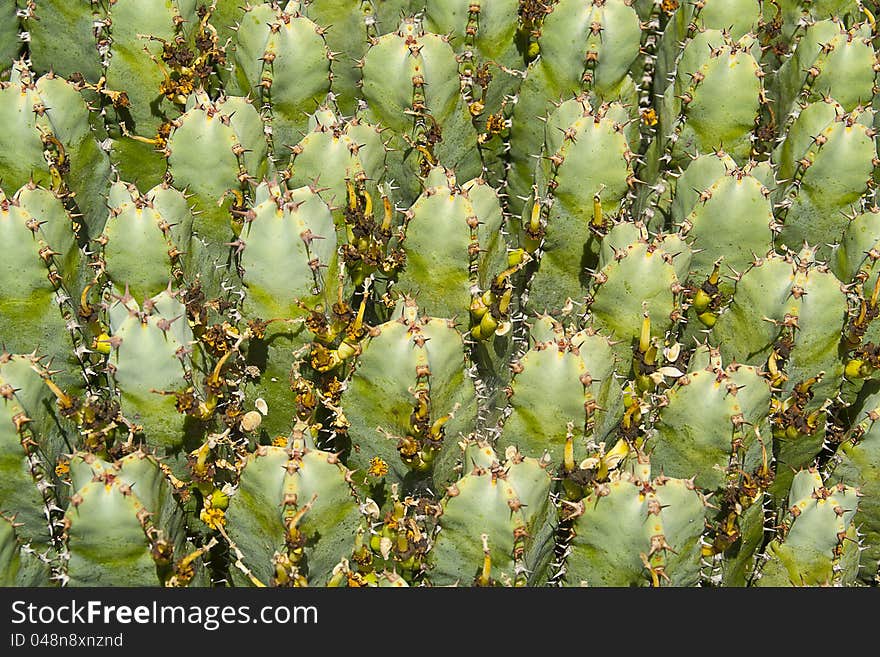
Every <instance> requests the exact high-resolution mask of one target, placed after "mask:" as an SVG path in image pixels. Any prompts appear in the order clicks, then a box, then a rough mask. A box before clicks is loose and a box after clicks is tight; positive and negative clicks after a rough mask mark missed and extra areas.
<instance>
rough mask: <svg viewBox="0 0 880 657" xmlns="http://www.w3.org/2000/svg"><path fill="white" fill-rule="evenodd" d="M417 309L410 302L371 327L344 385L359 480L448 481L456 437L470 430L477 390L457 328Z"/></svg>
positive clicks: (344, 403)
mask: <svg viewBox="0 0 880 657" xmlns="http://www.w3.org/2000/svg"><path fill="white" fill-rule="evenodd" d="M416 313H417V309H416V308H415V307H414V306H413V305H408V306H406V307H405V308H404V312H403V314H402V315H401V316H400V317H399V318H398V319H394V320H391V321H389V322H386V323H384V324H381V325H379V326H377V327H375V328H374V329H372V330H371V331H370V335H369V337H368V338H366V339H365V341H364V342H363V343H362V344H361V347H362V354H361V355H360V356H359V357H358V359H357V363H356V369H355V371H354V374H353V375H352V377H351V379H350V381H349V382H348V385H347V388H346V390H345V392H344V393H343V396H342V412H343V413H344V415H345V418H346V419H347V420H348V422H349V423H350V426H349V429H348V435H349V440H350V442H351V446H352V449H351V453H350V454H349V456H348V463H349V466H350V467H352V468H353V469H354V470H356V472H357V474H356V475H355V482H356V483H357V484H358V485H361V484H362V483H364V482H366V483H367V484H368V485H371V486H372V485H374V484H376V483H378V482H379V481H380V480H381V478H382V477H383V476H384V481H385V482H386V483H387V484H393V483H404V484H405V487H406V486H414V485H416V483H418V482H424V481H425V480H429V479H430V478H433V482H434V486H444V485H447V484H449V483H450V482H451V481H452V478H453V476H454V473H453V467H454V466H455V461H456V458H457V456H458V454H457V443H458V441H459V440H460V439H461V437H462V436H464V437H467V436H469V435H471V433H472V432H473V431H474V430H475V424H476V412H477V395H476V390H475V388H474V384H473V381H472V380H471V379H470V375H469V373H468V367H469V364H468V363H467V361H466V358H465V351H464V344H463V341H462V336H461V334H460V333H459V332H458V330H456V329H455V328H454V326H453V325H452V323H451V322H450V320H447V319H438V318H429V317H424V318H419V317H417V316H416ZM382 464H384V466H383V465H382ZM371 466H372V467H371ZM383 470H387V474H384V475H383V474H382V471H383Z"/></svg>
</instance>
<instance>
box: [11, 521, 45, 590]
mask: <svg viewBox="0 0 880 657" xmlns="http://www.w3.org/2000/svg"><path fill="white" fill-rule="evenodd" d="M16 529H17V523H16V522H15V521H14V520H11V519H10V518H7V517H6V516H4V515H2V514H0V586H3V587H6V586H23V587H28V586H50V585H51V580H50V576H51V572H50V570H49V567H48V566H47V564H46V563H45V562H44V561H43V560H42V559H40V557H39V556H38V553H37V552H36V551H35V550H34V549H33V548H32V547H30V546H29V545H27V544H26V543H23V542H22V540H21V538H20V537H19V536H18V535H17V534H16Z"/></svg>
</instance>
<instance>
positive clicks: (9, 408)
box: [0, 352, 70, 551]
mask: <svg viewBox="0 0 880 657" xmlns="http://www.w3.org/2000/svg"><path fill="white" fill-rule="evenodd" d="M48 376H49V375H48V372H46V370H45V369H44V368H43V366H42V365H41V364H40V361H39V360H38V359H37V358H36V357H34V356H32V355H12V354H9V353H5V352H4V353H2V354H0V473H2V474H0V513H3V514H5V515H6V516H7V517H9V518H14V520H15V523H16V525H17V528H16V532H15V533H16V535H17V536H18V537H19V539H21V540H23V541H26V542H27V543H29V544H31V545H32V546H33V547H34V549H38V550H41V551H45V549H46V548H48V547H49V546H51V545H52V542H53V537H54V533H55V531H54V527H53V525H52V522H53V521H52V519H51V511H52V510H53V509H54V508H57V504H58V501H57V495H56V492H55V466H56V461H57V460H58V458H59V457H60V456H61V454H62V452H64V451H67V450H68V449H69V448H70V446H69V445H68V444H67V443H66V441H65V437H64V436H63V435H62V433H61V431H60V429H58V428H57V427H58V426H60V424H59V418H58V416H57V411H56V409H57V407H56V405H55V396H54V395H53V394H52V392H51V391H50V389H49V386H48V385H46V383H45V382H44V379H47V378H48Z"/></svg>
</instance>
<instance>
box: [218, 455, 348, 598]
mask: <svg viewBox="0 0 880 657" xmlns="http://www.w3.org/2000/svg"><path fill="white" fill-rule="evenodd" d="M349 477H350V473H349V471H348V470H347V469H346V468H345V466H343V465H342V464H341V463H340V462H339V460H338V459H337V457H336V455H334V454H330V453H329V452H322V451H320V450H316V449H309V448H307V447H305V446H304V445H302V444H301V443H299V442H297V441H294V443H293V445H292V447H291V448H289V449H285V448H281V447H265V446H261V447H258V448H257V450H256V452H255V453H253V454H249V455H248V457H247V460H246V462H245V463H243V468H242V470H241V477H240V479H239V481H238V486H237V488H236V490H235V493H234V494H233V495H232V496H231V497H230V500H229V508H228V509H227V510H226V532H227V535H228V538H229V540H230V543H231V544H232V545H234V546H235V551H236V553H237V554H238V555H239V556H238V558H239V560H240V562H241V565H242V566H243V568H235V567H233V569H231V572H232V576H233V581H235V582H238V583H240V584H243V585H249V584H252V583H254V581H253V579H251V578H247V577H245V576H243V573H244V572H249V573H250V575H251V577H252V578H256V580H258V581H259V582H260V583H262V584H264V585H269V586H302V585H309V586H323V585H325V584H326V583H327V582H328V580H329V579H330V577H331V574H332V572H333V569H334V567H335V566H336V565H337V564H338V563H339V562H340V561H341V560H342V559H347V558H349V557H350V556H351V552H352V548H353V545H354V536H355V533H356V531H357V529H358V527H359V526H360V524H361V521H362V516H361V513H360V510H359V508H358V500H357V497H356V496H355V494H354V492H353V490H352V487H351V485H350V483H349Z"/></svg>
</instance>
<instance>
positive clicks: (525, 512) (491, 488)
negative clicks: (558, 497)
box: [427, 445, 556, 586]
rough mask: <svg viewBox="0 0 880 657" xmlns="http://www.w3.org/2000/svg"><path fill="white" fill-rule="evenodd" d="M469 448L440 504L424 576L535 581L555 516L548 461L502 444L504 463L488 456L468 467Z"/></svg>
mask: <svg viewBox="0 0 880 657" xmlns="http://www.w3.org/2000/svg"><path fill="white" fill-rule="evenodd" d="M475 448H478V446H477V445H471V446H469V447H467V448H465V452H464V459H465V462H464V464H463V467H464V469H465V470H467V473H466V474H465V475H464V476H463V477H462V478H461V479H459V480H458V481H456V482H455V483H454V484H452V485H451V486H449V487H448V488H447V489H446V496H445V498H444V499H443V501H442V502H441V503H440V504H441V508H442V513H441V515H440V517H439V519H438V524H439V526H440V529H439V533H438V534H437V537H436V538H435V540H434V546H433V547H432V548H431V551H430V552H429V553H428V558H429V560H430V564H431V566H430V569H429V571H428V575H427V576H428V578H429V580H430V581H431V584H433V585H435V586H446V585H456V584H457V585H460V586H474V585H476V586H525V585H540V584H541V583H543V581H544V580H545V579H546V576H547V573H546V569H547V566H548V563H549V561H550V557H551V556H552V551H553V540H552V537H553V532H554V529H555V520H556V517H555V516H556V514H555V509H554V508H553V505H552V504H551V502H550V488H551V484H552V480H551V477H550V474H549V473H548V472H547V465H548V463H547V461H544V460H538V459H535V458H526V457H524V456H522V455H521V454H519V453H518V452H517V451H516V449H515V448H509V449H508V451H507V452H506V454H505V456H506V458H505V460H504V462H501V461H499V459H498V458H497V456H495V455H494V453H493V454H492V456H493V458H492V461H491V463H489V464H488V465H485V466H480V465H473V466H471V464H470V459H469V458H468V456H469V452H471V451H472V450H473V449H475ZM490 451H491V450H490Z"/></svg>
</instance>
